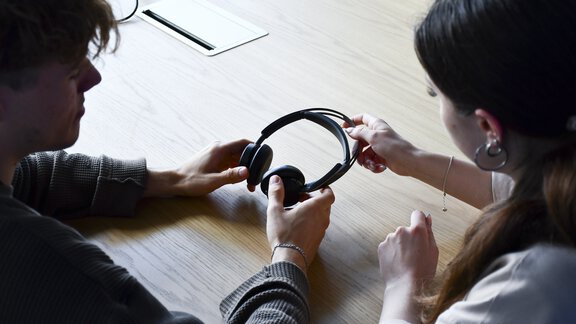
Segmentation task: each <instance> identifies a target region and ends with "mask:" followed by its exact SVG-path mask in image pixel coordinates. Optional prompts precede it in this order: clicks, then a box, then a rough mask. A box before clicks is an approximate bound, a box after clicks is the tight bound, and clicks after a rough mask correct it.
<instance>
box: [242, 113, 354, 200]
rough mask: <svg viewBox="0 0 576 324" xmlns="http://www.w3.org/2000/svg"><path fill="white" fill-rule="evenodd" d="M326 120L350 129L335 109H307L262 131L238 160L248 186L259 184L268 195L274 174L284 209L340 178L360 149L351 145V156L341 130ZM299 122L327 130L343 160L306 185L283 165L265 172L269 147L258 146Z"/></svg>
mask: <svg viewBox="0 0 576 324" xmlns="http://www.w3.org/2000/svg"><path fill="white" fill-rule="evenodd" d="M330 117H335V118H339V119H342V120H343V121H345V122H346V123H347V124H348V125H349V126H351V127H354V122H352V120H351V119H350V118H348V117H346V115H344V114H342V113H340V112H338V111H336V110H332V109H327V108H309V109H304V110H299V111H296V112H293V113H290V114H288V115H286V116H284V117H281V118H279V119H277V120H276V121H274V122H272V123H271V124H270V125H268V126H267V127H266V128H264V129H263V130H262V133H261V134H262V135H261V136H260V138H259V139H258V140H257V141H256V142H255V143H253V144H248V146H246V148H245V149H244V152H242V155H241V157H240V162H239V164H240V166H245V167H247V168H248V171H249V176H248V179H247V181H248V184H250V185H254V186H255V185H257V184H260V189H261V190H262V192H263V193H264V194H266V196H268V184H269V181H270V177H272V176H273V175H278V176H280V178H282V182H283V183H284V191H285V197H284V206H292V205H294V204H296V203H297V202H298V201H299V198H300V194H301V193H305V192H312V191H315V190H318V189H320V188H322V187H326V186H328V185H330V184H331V183H333V182H334V181H336V180H338V179H339V178H340V177H341V176H343V175H344V174H345V173H346V172H347V171H348V170H349V169H350V167H352V165H353V164H354V162H355V161H356V158H357V157H358V154H359V153H360V150H361V148H360V147H359V146H358V145H354V149H353V152H352V153H351V152H350V146H349V145H348V137H347V136H346V134H345V133H344V130H343V129H342V127H341V126H340V125H339V124H338V123H336V122H335V121H334V120H333V119H332V118H330ZM301 119H306V120H309V121H311V122H314V123H316V124H318V125H320V126H322V127H324V128H325V129H327V130H329V131H330V132H331V133H332V134H333V135H334V136H336V138H338V141H339V142H340V145H341V146H342V150H343V155H344V158H343V161H342V162H340V163H337V164H336V165H335V166H334V167H333V168H332V169H330V171H328V173H326V174H325V175H324V176H322V177H321V178H320V179H318V180H314V181H312V182H308V183H306V181H305V178H304V174H303V173H302V172H301V171H300V170H298V168H296V167H294V166H291V165H283V166H279V167H275V168H273V169H271V170H269V168H270V165H271V164H272V156H273V153H272V148H270V146H268V145H266V144H262V143H263V142H264V140H265V139H267V138H268V137H270V135H272V134H273V133H274V132H276V131H277V130H279V129H280V128H282V127H284V126H286V125H288V124H291V123H293V122H296V121H298V120H301Z"/></svg>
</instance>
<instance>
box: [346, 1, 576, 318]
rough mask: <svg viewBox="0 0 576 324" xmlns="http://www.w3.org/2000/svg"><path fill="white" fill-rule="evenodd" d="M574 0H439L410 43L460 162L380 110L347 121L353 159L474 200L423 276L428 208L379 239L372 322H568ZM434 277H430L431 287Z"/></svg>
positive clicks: (573, 197) (573, 313)
mask: <svg viewBox="0 0 576 324" xmlns="http://www.w3.org/2000/svg"><path fill="white" fill-rule="evenodd" d="M575 16H576V1H572V0H568V1H567V0H505V1H503V0H438V1H435V2H434V3H433V4H432V6H431V8H430V9H429V11H428V12H427V14H426V16H425V18H424V19H423V21H422V22H421V23H420V24H419V26H418V28H417V30H416V35H415V48H416V52H417V55H418V58H419V60H420V62H421V63H422V66H423V67H424V69H425V71H426V74H427V77H428V82H429V86H430V89H429V93H430V94H431V95H432V96H437V97H438V99H439V101H440V113H441V116H442V119H443V122H444V124H445V126H446V128H447V130H448V132H449V133H450V135H451V137H452V139H453V141H454V142H455V144H456V145H457V147H458V148H459V149H460V150H461V151H462V152H463V154H464V155H465V156H466V157H468V158H469V159H470V160H471V161H472V162H473V163H470V162H465V161H461V160H458V159H454V158H453V157H449V156H444V155H440V154H435V153H431V152H427V151H425V150H422V149H420V148H417V147H415V146H414V145H412V144H411V143H409V142H408V141H406V140H405V139H403V138H402V137H401V136H400V135H399V134H397V133H396V132H395V131H394V130H393V129H392V128H390V126H389V125H388V124H387V123H386V122H385V121H384V120H382V119H379V118H375V117H373V116H370V115H367V114H364V115H358V116H355V117H354V118H353V121H354V122H355V123H356V124H357V125H360V126H357V127H354V128H348V129H347V131H348V133H349V135H350V136H351V137H352V138H354V139H357V140H359V141H360V142H361V143H362V145H363V146H364V152H363V153H362V154H361V155H360V157H359V158H358V161H359V163H360V164H362V165H363V166H364V167H366V168H368V169H370V170H372V171H373V172H382V171H384V170H385V169H386V168H387V169H390V170H391V171H393V172H395V173H397V174H399V175H403V176H412V177H415V178H417V179H420V180H422V181H424V182H426V183H428V184H430V185H432V186H434V187H436V188H438V189H440V190H444V192H446V193H448V194H451V195H452V196H455V197H457V198H459V199H461V200H463V201H465V202H467V203H469V204H471V205H473V206H476V207H478V208H480V209H481V213H480V215H479V216H478V219H477V221H476V222H475V223H474V224H473V225H472V226H471V227H470V228H469V229H468V231H467V232H466V234H465V237H464V240H463V245H462V248H461V250H460V251H459V252H458V253H457V255H456V256H455V258H454V259H453V260H452V261H451V262H450V264H449V265H448V267H447V269H446V270H445V271H444V273H443V274H442V275H441V276H439V278H438V279H439V280H438V287H436V285H433V284H432V282H433V280H432V279H433V277H434V276H435V272H436V267H437V262H438V248H437V246H436V243H435V240H434V235H433V232H432V226H431V224H432V219H431V216H430V215H425V214H424V213H422V212H420V211H414V212H413V213H412V219H411V225H410V226H406V227H399V228H398V229H397V230H396V232H394V233H391V234H389V235H388V236H387V237H386V239H385V240H384V241H383V242H382V243H381V244H380V245H379V247H378V255H379V259H380V271H381V274H382V279H383V281H384V283H385V292H384V301H383V309H382V316H381V321H382V322H386V321H388V320H391V319H397V320H404V321H408V322H429V323H431V322H442V323H512V322H514V323H574V322H576V308H575V307H574V305H576V294H575V293H574V292H575V291H576V278H575V276H574V274H575V273H576V100H575V98H574V93H576V19H574V17H575ZM432 286H434V287H432Z"/></svg>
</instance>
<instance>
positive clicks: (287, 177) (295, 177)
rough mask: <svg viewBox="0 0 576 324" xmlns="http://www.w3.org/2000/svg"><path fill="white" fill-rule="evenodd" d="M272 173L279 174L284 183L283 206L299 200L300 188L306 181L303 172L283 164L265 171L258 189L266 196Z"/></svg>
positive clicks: (293, 203)
mask: <svg viewBox="0 0 576 324" xmlns="http://www.w3.org/2000/svg"><path fill="white" fill-rule="evenodd" d="M273 175H277V176H279V177H280V178H281V179H282V183H283V184H284V207H288V206H292V205H295V204H296V203H297V202H298V201H299V200H300V190H301V189H302V187H303V186H304V184H305V183H306V181H305V179H304V174H302V172H301V171H300V170H299V169H298V168H296V167H293V166H291V165H283V166H280V167H276V168H274V169H272V170H270V171H268V172H266V174H264V176H263V178H262V182H261V183H260V189H261V190H262V192H263V193H264V194H266V196H268V186H269V184H270V177H272V176H273Z"/></svg>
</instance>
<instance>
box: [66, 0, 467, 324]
mask: <svg viewBox="0 0 576 324" xmlns="http://www.w3.org/2000/svg"><path fill="white" fill-rule="evenodd" d="M117 1H120V0H117ZM152 2H153V1H141V5H147V4H150V3H152ZM211 2H212V3H213V4H215V5H217V6H219V7H220V8H222V9H224V10H226V11H228V12H231V13H233V14H235V15H237V16H239V17H241V18H243V19H245V20H247V21H249V22H251V23H253V24H255V25H257V26H259V27H260V28H263V29H265V30H266V31H268V32H269V35H267V36H265V37H263V38H260V39H257V40H255V41H253V42H250V43H247V44H244V45H242V46H239V47H237V48H233V49H231V50H229V51H227V52H224V53H221V54H218V55H216V56H212V57H209V56H205V55H203V54H201V53H199V52H197V51H196V50H194V49H192V48H190V47H189V46H187V45H185V44H183V43H182V42H180V41H178V40H176V39H174V38H172V37H170V36H169V35H167V34H166V33H164V32H162V31H160V30H158V29H157V28H155V27H153V26H152V25H150V24H148V23H147V22H145V21H143V20H141V19H140V18H138V17H134V18H133V19H131V20H130V21H129V22H127V23H125V24H122V25H121V27H120V34H121V44H120V47H119V49H118V51H117V52H116V53H115V54H111V55H104V56H103V57H102V58H101V59H98V60H97V61H96V62H95V65H96V66H97V67H98V68H99V70H100V71H101V73H102V76H103V81H102V83H101V84H100V85H98V86H96V87H95V88H94V89H92V90H91V91H90V92H88V93H87V94H86V104H85V105H86V109H87V110H86V115H85V116H84V118H83V121H82V130H81V135H80V140H79V141H78V142H77V143H76V144H75V145H74V146H73V147H72V148H70V149H69V150H68V151H69V152H82V153H86V154H90V155H99V154H106V155H108V156H112V157H117V158H127V159H130V158H139V157H146V158H147V161H148V165H149V167H151V168H166V167H175V166H178V165H180V164H181V163H182V162H184V161H186V160H187V159H190V158H191V157H192V156H193V155H194V154H195V153H196V152H198V151H199V150H201V149H202V148H204V147H205V146H207V145H208V144H210V143H211V142H213V141H215V140H221V141H229V140H234V139H239V138H248V139H251V140H254V141H255V140H256V139H258V137H259V136H260V131H261V130H262V129H263V128H264V127H266V126H267V125H268V124H269V123H270V122H272V121H273V120H276V119H277V118H279V117H281V116H283V115H285V114H287V113H290V112H292V111H295V110H299V109H304V108H308V107H328V108H332V109H336V110H339V111H341V112H343V113H345V114H346V115H349V116H352V115H355V114H358V113H362V112H367V113H370V114H373V115H376V116H379V117H382V118H384V119H385V120H386V121H387V122H388V123H389V124H390V125H391V126H392V127H393V128H395V129H396V130H397V131H398V132H399V133H400V134H401V135H402V136H404V137H405V138H406V139H408V140H410V141H411V142H412V143H414V144H415V145H417V146H420V147H424V148H426V149H428V150H432V151H437V152H440V153H444V154H447V155H456V156H457V157H460V156H461V155H460V152H459V151H458V150H457V149H456V148H455V146H454V145H453V144H452V142H451V140H450V139H449V137H448V135H447V133H446V131H445V130H444V128H443V126H442V123H441V121H440V118H439V114H438V104H437V102H436V101H435V99H434V98H430V97H429V96H428V95H427V94H426V87H425V81H424V72H423V70H422V68H421V67H420V65H419V63H418V61H417V59H416V56H415V54H414V51H413V29H414V26H415V25H416V24H417V22H418V21H419V19H420V17H421V16H422V15H423V12H424V11H425V9H426V7H427V5H428V3H427V2H426V1H422V0H404V1H382V0H365V1H361V2H359V1H347V0H339V1H328V0H318V1H306V0H291V1H282V2H279V1H263V0H243V1H230V0H212V1H211ZM266 143H267V144H268V145H270V146H271V147H272V148H273V150H274V153H275V154H274V160H273V162H272V164H273V166H275V165H281V164H291V165H295V166H297V167H298V168H300V169H301V170H302V171H303V173H304V174H305V176H306V179H307V181H310V180H313V179H317V178H319V177H320V176H322V175H323V174H325V173H326V172H327V171H328V170H329V169H330V168H331V167H332V166H333V165H334V164H335V163H336V162H339V161H341V159H342V158H341V155H342V150H341V148H340V145H339V143H338V141H337V140H336V138H335V137H334V136H333V135H331V134H330V133H329V132H327V131H326V130H325V129H323V128H322V127H319V126H318V125H315V124H312V123H309V122H305V121H301V122H296V123H293V124H291V125H289V126H287V127H285V128H283V129H281V130H280V131H278V132H276V133H274V134H273V135H272V136H271V137H270V138H269V139H268V140H267V141H266ZM332 188H333V190H334V192H335V195H336V202H335V204H334V206H333V208H332V218H331V225H330V227H329V229H328V231H327V233H326V237H325V239H324V241H323V243H322V245H321V246H320V250H319V253H318V256H317V258H316V260H315V262H314V263H313V264H312V266H311V269H310V271H309V278H310V282H311V295H310V302H311V310H312V319H313V323H330V324H335V323H375V322H377V321H378V318H379V313H380V307H381V295H382V290H383V287H382V284H381V282H380V280H379V273H378V257H377V253H376V249H377V246H378V244H379V242H380V241H382V240H383V239H384V238H385V236H386V234H388V233H389V232H392V231H394V230H395V229H396V227H398V226H401V225H408V224H409V222H410V213H411V211H412V210H414V209H420V210H423V211H425V212H428V213H431V214H432V216H433V217H434V225H433V227H434V231H435V235H436V240H437V242H438V245H439V248H440V269H442V268H443V267H444V266H445V265H446V263H447V262H448V261H449V260H450V258H451V257H452V256H453V255H454V253H455V251H456V250H457V248H458V246H459V244H460V240H461V236H462V234H463V232H464V230H465V229H466V227H467V226H468V225H469V224H470V223H471V222H472V220H473V219H474V217H475V215H476V214H477V210H476V209H474V208H472V207H470V206H468V205H466V204H464V203H461V202H459V201H457V200H456V199H454V198H451V197H447V205H448V211H447V212H446V213H444V212H442V193H441V192H440V191H438V190H436V189H434V188H432V187H429V186H427V185H425V184H423V183H420V182H419V181H417V180H415V179H412V178H408V177H400V176H397V175H395V174H394V173H392V172H390V171H386V172H384V173H382V174H373V173H371V172H369V171H367V170H365V169H363V168H361V167H360V166H358V165H355V166H354V167H353V168H352V169H351V170H350V171H349V172H348V173H347V174H346V175H344V176H343V177H342V178H341V179H340V180H338V181H337V182H335V183H334V184H333V185H332ZM266 204H267V199H266V196H265V195H264V194H262V193H261V192H260V190H259V189H258V190H257V191H256V192H254V193H250V192H248V190H247V189H246V187H245V183H241V184H235V185H227V186H224V187H222V188H221V189H219V190H217V191H216V192H214V193H211V194H209V195H208V196H206V197H203V198H165V199H148V200H145V201H143V202H142V203H141V204H140V205H139V207H138V210H137V216H136V217H135V218H127V219H116V218H114V219H112V218H90V219H82V220H75V221H72V222H70V224H71V225H73V226H74V227H76V228H77V229H79V230H80V231H81V232H82V233H83V234H84V235H86V236H87V237H88V239H89V240H91V241H93V242H95V243H96V244H97V245H99V246H100V247H102V248H103V249H104V250H105V251H106V252H107V253H109V255H110V256H111V257H112V258H113V260H114V261H115V262H116V263H118V264H120V265H122V266H124V267H126V268H127V269H128V270H129V271H130V272H131V273H132V274H133V275H134V276H136V277H137V278H138V279H139V280H140V281H141V282H142V283H143V284H144V285H145V286H146V287H147V288H149V289H150V290H151V291H152V292H153V294H154V295H155V296H157V298H159V299H160V300H161V301H162V302H163V303H165V305H166V306H167V307H168V308H169V309H171V310H182V311H186V312H190V313H192V314H195V315H197V316H198V317H200V318H201V319H203V320H204V321H206V322H207V323H220V322H222V319H221V316H220V313H219V309H218V306H219V303H220V301H221V300H222V298H224V297H225V296H226V295H227V294H228V293H230V292H231V291H232V290H233V289H235V288H236V287H237V286H238V285H239V284H240V283H241V282H243V281H244V280H245V279H247V278H248V277H249V276H251V275H252V274H253V273H255V272H256V271H258V270H259V269H261V267H262V266H263V265H265V264H266V263H267V262H269V259H270V251H269V247H268V244H267V241H266V234H265V221H266V216H265V215H266V214H265V211H266Z"/></svg>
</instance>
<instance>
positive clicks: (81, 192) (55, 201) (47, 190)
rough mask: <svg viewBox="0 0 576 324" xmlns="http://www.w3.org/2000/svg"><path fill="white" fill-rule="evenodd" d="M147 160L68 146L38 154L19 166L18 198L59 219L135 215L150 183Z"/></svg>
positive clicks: (16, 186)
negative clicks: (80, 151) (70, 150)
mask: <svg viewBox="0 0 576 324" xmlns="http://www.w3.org/2000/svg"><path fill="white" fill-rule="evenodd" d="M146 176H147V171H146V162H145V160H143V159H139V160H116V159H112V158H109V157H107V156H104V155H102V156H100V157H90V156H86V155H82V154H68V153H66V152H64V151H58V152H43V153H36V154H32V155H29V156H27V157H26V158H24V159H23V160H22V161H21V162H20V164H19V165H18V166H17V168H16V172H15V174H14V180H13V182H12V186H13V187H14V197H15V198H16V199H19V200H20V201H22V202H24V203H25V204H27V205H28V206H30V207H32V208H34V209H36V210H37V211H39V212H40V213H42V214H45V215H49V216H52V217H56V218H59V219H66V218H75V217H82V216H94V215H97V216H131V215H133V213H134V209H135V206H136V203H137V202H138V201H139V200H140V198H141V197H142V195H143V193H144V189H145V185H146Z"/></svg>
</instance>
